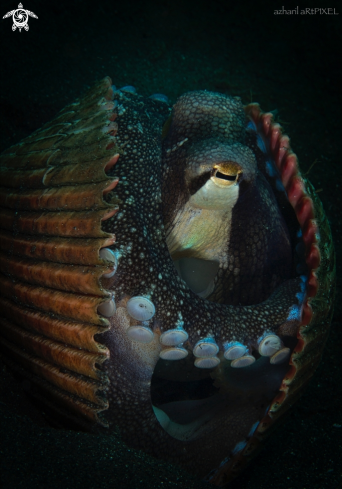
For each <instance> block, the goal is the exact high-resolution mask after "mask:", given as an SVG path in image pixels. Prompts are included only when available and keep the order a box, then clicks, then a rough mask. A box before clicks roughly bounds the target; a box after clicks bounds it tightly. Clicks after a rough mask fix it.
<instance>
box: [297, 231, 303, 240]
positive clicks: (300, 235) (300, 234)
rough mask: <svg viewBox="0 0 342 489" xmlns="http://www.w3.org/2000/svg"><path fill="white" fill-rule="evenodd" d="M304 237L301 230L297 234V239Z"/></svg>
mask: <svg viewBox="0 0 342 489" xmlns="http://www.w3.org/2000/svg"><path fill="white" fill-rule="evenodd" d="M302 236H303V234H302V230H301V229H299V231H298V232H297V238H301V237H302Z"/></svg>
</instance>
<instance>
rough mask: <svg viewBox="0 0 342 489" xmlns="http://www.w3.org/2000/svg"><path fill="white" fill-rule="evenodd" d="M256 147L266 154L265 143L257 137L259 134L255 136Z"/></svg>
mask: <svg viewBox="0 0 342 489" xmlns="http://www.w3.org/2000/svg"><path fill="white" fill-rule="evenodd" d="M257 145H258V147H259V148H260V149H261V151H262V152H263V153H265V154H267V150H266V146H265V143H264V141H263V140H262V138H261V136H259V134H257Z"/></svg>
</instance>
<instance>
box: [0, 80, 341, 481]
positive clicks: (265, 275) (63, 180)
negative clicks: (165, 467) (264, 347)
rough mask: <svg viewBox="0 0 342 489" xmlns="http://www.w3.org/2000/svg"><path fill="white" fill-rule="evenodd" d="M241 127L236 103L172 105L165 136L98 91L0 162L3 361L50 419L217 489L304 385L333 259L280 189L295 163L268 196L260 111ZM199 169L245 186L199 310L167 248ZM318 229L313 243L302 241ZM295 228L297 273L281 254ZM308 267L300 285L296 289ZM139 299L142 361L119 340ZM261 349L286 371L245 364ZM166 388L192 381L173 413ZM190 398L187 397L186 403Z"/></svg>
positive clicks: (327, 243)
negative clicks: (169, 427)
mask: <svg viewBox="0 0 342 489" xmlns="http://www.w3.org/2000/svg"><path fill="white" fill-rule="evenodd" d="M247 109H248V108H247ZM245 110H246V109H245ZM248 110H250V112H248ZM248 110H246V114H247V117H246V115H245V111H243V110H242V106H241V103H240V101H239V99H236V98H232V97H227V96H225V95H221V94H213V93H211V92H193V93H190V94H185V95H184V96H183V97H181V98H180V99H179V101H178V102H177V103H176V104H175V106H174V108H173V112H172V117H171V119H169V117H170V108H169V106H168V104H165V103H163V102H160V101H158V100H152V99H150V98H147V97H142V96H140V95H138V94H132V93H127V92H126V91H124V90H117V91H116V90H114V92H113V89H112V88H111V80H110V79H109V78H105V79H104V80H103V81H101V82H99V83H98V84H96V85H95V86H94V87H93V89H92V90H90V91H89V93H88V94H86V95H85V97H84V98H83V99H81V100H79V101H76V102H75V103H74V104H71V105H70V106H68V107H66V108H65V109H64V110H63V111H62V112H61V113H60V114H59V115H58V116H57V117H56V118H55V119H54V120H53V121H52V122H51V123H48V124H46V126H44V127H43V128H42V129H41V130H39V131H37V132H36V133H35V134H33V135H32V136H30V137H29V138H27V139H26V140H24V141H22V142H20V143H19V144H17V145H15V146H14V147H12V148H9V150H7V151H6V152H4V153H3V154H2V155H1V156H0V163H1V172H2V174H3V175H5V176H6V179H8V175H10V178H9V183H8V185H6V188H5V189H3V191H2V192H0V199H1V205H2V208H1V209H0V218H1V219H0V223H1V224H0V226H1V230H0V232H1V235H2V236H3V237H4V239H3V240H0V244H1V246H0V247H1V260H0V265H1V274H0V290H1V295H2V297H1V298H0V304H1V308H2V309H1V312H2V316H3V317H2V318H1V319H0V347H1V354H2V357H3V359H4V360H5V361H6V362H7V363H8V364H9V365H10V366H11V367H12V368H13V369H15V370H17V371H19V372H20V374H21V375H23V376H26V377H28V378H29V379H30V381H31V383H32V386H34V387H32V392H31V394H32V395H39V398H40V399H45V402H46V403H47V404H48V405H49V406H50V407H51V408H53V409H57V410H58V411H61V412H62V413H63V414H64V415H67V416H69V417H71V418H72V419H74V420H77V421H78V422H79V423H80V424H82V425H83V426H87V427H88V428H90V429H93V430H95V431H99V430H100V431H101V430H102V431H104V432H105V433H110V432H111V431H116V430H118V429H119V431H120V433H121V435H122V438H123V440H124V441H125V442H127V443H129V444H130V446H134V447H136V448H141V449H143V450H145V451H146V452H148V453H150V454H152V455H154V456H156V457H160V458H163V459H165V460H168V461H170V462H173V463H177V464H181V465H182V466H183V467H185V468H186V469H187V470H189V471H191V472H193V473H195V474H197V475H199V476H201V477H206V478H207V480H210V482H212V483H213V484H216V485H218V486H224V485H225V484H227V482H228V481H229V480H230V478H231V477H232V476H234V475H236V474H237V473H238V470H239V469H240V468H241V467H243V466H244V465H245V464H246V463H247V462H248V460H249V459H250V457H251V454H252V453H253V452H254V450H255V449H256V448H257V445H258V444H259V442H260V441H262V439H263V438H264V437H265V435H266V434H267V433H268V431H270V430H268V428H269V427H270V426H272V424H273V422H274V421H275V420H277V419H278V418H279V417H280V416H281V415H282V414H283V413H284V412H286V410H287V409H288V408H289V407H290V406H291V405H292V404H293V402H294V400H295V399H296V397H297V396H298V393H299V392H300V391H301V388H302V387H303V385H305V383H306V382H307V381H308V379H309V378H310V377H311V375H312V373H313V370H314V368H315V366H316V365H317V364H318V362H319V359H320V356H321V351H322V346H323V344H324V341H325V339H326V336H327V331H328V326H329V321H330V313H329V309H330V306H331V302H332V300H333V290H334V251H333V246H332V243H331V238H330V230H329V225H328V223H327V221H326V219H325V216H324V213H323V210H322V208H321V204H320V202H319V199H318V198H317V196H316V195H315V193H314V191H313V189H312V188H311V187H310V185H309V184H308V183H307V182H304V183H305V185H306V187H305V189H304V190H302V193H300V192H299V193H298V192H297V191H296V192H295V191H292V190H291V189H292V187H291V185H292V186H294V185H300V182H299V183H298V181H295V177H296V175H297V167H296V160H295V159H293V157H292V156H291V154H290V153H289V150H287V149H286V150H284V151H285V153H286V151H287V153H286V155H287V156H286V157H285V163H289V162H290V163H291V161H292V162H293V161H294V163H293V164H294V168H295V169H294V175H290V176H289V173H288V172H287V170H286V169H285V170H286V171H285V170H284V175H281V178H282V180H281V181H283V180H284V181H285V180H287V181H286V185H287V187H286V188H287V194H285V193H284V192H283V191H282V190H281V189H280V190H278V189H277V185H276V184H275V180H274V178H273V177H272V176H271V175H269V174H268V173H267V171H266V168H267V161H266V160H267V158H265V155H264V153H263V151H262V150H261V149H260V148H259V147H258V144H257V136H256V132H255V131H254V132H253V130H250V129H249V128H248V127H247V121H248V120H249V119H251V120H252V119H253V117H254V119H253V120H255V121H256V122H255V124H256V127H257V128H258V131H259V130H260V127H261V129H262V131H261V134H262V135H263V137H265V141H266V143H267V144H266V145H267V149H268V146H269V145H270V144H271V143H270V140H271V136H272V131H273V132H274V131H275V129H274V128H275V125H274V124H273V123H270V122H269V119H267V118H264V119H262V116H261V115H260V114H261V112H260V110H259V109H258V107H256V106H251V107H250V108H249V109H248ZM168 119H169V122H167V123H166V124H165V122H166V121H167V120H168ZM266 119H267V120H266ZM265 120H266V122H265ZM264 122H265V124H264ZM266 123H269V126H267V127H270V128H271V129H270V135H269V136H268V132H267V130H268V129H267V127H266ZM262 124H264V126H262ZM259 126H260V127H259ZM163 127H164V129H163ZM265 127H266V129H267V130H266V129H265ZM162 136H163V138H162ZM277 137H278V136H277ZM277 137H276V138H275V140H276V142H277V141H278V142H277V145H276V146H275V148H272V150H271V151H270V153H271V155H272V157H274V159H275V160H276V161H278V152H280V151H283V146H284V144H285V143H284V142H283V141H282V140H281V144H280V143H279V141H280V136H279V138H278V139H277ZM184 139H187V141H185V142H183V141H184ZM177 143H181V144H179V145H177ZM282 145H283V146H282ZM277 148H278V149H277ZM279 148H280V149H279ZM168 150H170V151H169V152H168ZM117 155H119V158H117ZM201 158H202V160H203V164H204V165H205V164H207V165H208V168H207V170H208V171H209V169H210V168H211V170H210V171H212V165H213V164H215V163H219V166H218V168H219V170H220V172H221V173H222V172H224V171H226V169H227V168H230V169H233V170H234V171H235V172H236V183H237V185H239V186H240V187H239V194H238V198H237V199H236V205H234V206H233V207H232V218H231V222H230V221H229V226H228V227H229V229H230V236H231V239H230V240H229V245H228V246H226V247H222V249H221V255H220V256H221V257H222V259H224V257H225V256H226V257H227V256H228V257H229V258H230V262H229V263H228V267H226V268H223V267H221V268H220V269H219V274H218V276H217V277H216V281H215V284H216V289H215V290H214V292H213V294H212V296H211V297H209V299H210V300H205V299H202V298H201V297H199V296H198V295H196V294H195V293H194V292H192V291H191V290H190V289H189V287H188V286H187V284H186V283H185V282H184V281H183V280H182V279H181V277H180V276H179V275H178V273H177V271H176V268H175V266H174V264H173V260H172V257H171V256H170V252H169V250H168V246H167V233H168V232H169V230H170V229H171V228H172V226H173V224H174V222H173V220H174V215H175V213H176V212H177V209H178V210H179V209H181V210H182V208H183V206H185V205H186V204H187V202H189V201H190V200H191V198H192V197H194V196H196V195H197V193H198V192H200V191H201V189H202V187H203V186H205V185H206V183H207V182H208V181H209V179H210V178H211V177H212V176H213V175H211V176H210V175H209V177H208V175H207V174H206V172H205V171H204V172H203V174H200V175H197V176H198V178H195V179H193V178H192V175H193V172H196V171H197V170H196V168H197V165H198V162H199V161H200V160H201ZM290 158H292V160H291V161H290ZM228 160H229V162H228V163H227V161H228ZM231 160H238V161H233V162H232V161H231ZM230 163H232V164H231V165H230ZM278 166H279V165H278ZM233 170H232V171H233ZM240 170H241V171H240ZM215 171H216V170H215ZM227 172H228V170H227ZM286 172H287V173H286ZM216 175H217V173H216ZM297 180H298V179H297ZM237 188H238V187H234V189H235V190H236V189H237ZM234 195H235V197H236V195H237V193H236V194H234ZM297 195H299V196H301V195H302V196H304V199H306V202H308V201H309V204H310V202H311V203H312V206H311V207H310V206H309V214H308V215H309V217H308V218H306V217H305V216H306V214H305V213H303V212H304V211H303V212H302V207H301V201H300V200H299V201H298V205H297V203H296V202H295V203H293V204H292V201H294V198H295V197H296V196H297ZM77 197H79V198H77ZM296 198H297V197H296ZM310 199H311V200H310ZM289 200H291V204H290V203H289ZM310 205H311V204H310ZM254 217H257V218H256V219H255V218H254ZM297 218H298V220H297ZM314 218H315V219H316V220H317V225H318V228H319V231H320V235H321V238H320V240H319V241H318V238H317V237H316V235H315V234H314V233H313V232H311V231H312V229H313V230H314V229H316V228H315V227H314V225H313V223H312V222H311V220H313V219H314ZM310 219H311V220H310ZM299 221H300V222H301V225H299ZM242 223H243V232H241V226H240V224H242ZM310 226H311V227H310ZM266 227H268V228H269V229H267V232H266V231H265V229H266ZM165 228H166V232H165ZM299 228H300V229H301V231H302V233H303V240H304V238H305V240H306V241H305V246H304V248H305V253H306V255H305V257H304V256H303V253H302V254H299V255H297V257H296V254H295V253H294V249H293V248H294V245H295V244H296V239H297V238H296V232H297V231H298V230H299ZM317 236H318V233H317ZM252 241H253V243H252ZM284 241H285V242H286V243H287V246H286V247H284V246H283V242H284ZM299 241H300V239H299ZM280 243H282V245H281V246H280ZM289 243H290V246H288V245H289ZM104 247H106V248H110V249H111V250H113V251H114V252H115V253H116V257H117V265H116V268H115V273H114V275H113V276H112V277H111V278H106V277H104V276H103V275H106V273H107V272H108V270H112V268H113V263H110V262H108V261H107V260H104V259H101V258H100V255H99V253H100V250H101V249H102V248H104ZM249 247H251V249H252V250H257V252H256V255H255V254H254V253H253V252H252V253H249ZM244 253H245V255H244ZM232 257H234V269H233V270H231V269H230V268H229V266H230V265H232ZM255 257H256V262H255ZM304 259H305V261H306V269H305V268H304V271H302V272H301V273H302V274H303V273H305V274H307V276H308V280H307V282H305V281H303V280H302V279H301V278H300V277H299V276H297V275H296V273H295V272H294V270H295V265H296V264H299V265H301V262H303V261H304ZM238 260H239V263H238V265H239V268H238V270H239V271H238V272H235V273H234V270H235V269H236V268H237V267H236V264H237V261H238ZM297 262H298V263H297ZM222 263H223V262H222ZM285 265H286V266H285ZM253 267H255V268H253ZM316 270H317V277H316V275H315V274H316ZM255 277H258V280H259V282H258V283H257V285H256V283H255ZM318 282H319V284H321V285H320V287H319V288H317V283H318ZM304 284H305V285H304ZM216 295H217V296H216ZM134 296H143V297H147V298H149V299H150V300H151V301H152V302H153V304H154V306H155V309H156V311H155V315H154V316H153V317H152V318H151V320H150V321H148V322H147V323H144V324H143V325H144V326H145V327H148V328H150V330H152V331H153V340H152V341H151V342H150V343H148V344H143V343H139V342H137V341H134V340H132V339H131V338H130V337H129V336H128V334H127V330H128V328H129V327H131V326H135V325H139V324H140V325H141V322H139V321H137V320H135V319H133V318H132V316H130V315H129V314H128V311H127V301H128V300H129V299H130V298H131V297H134ZM304 296H305V301H306V302H305V303H304V306H303V313H302V315H301V316H300V314H299V312H298V311H299V309H298V308H300V307H301V304H302V302H303V297H304ZM111 297H113V298H114V299H115V304H116V312H115V313H114V312H113V314H112V315H111V317H110V318H106V317H103V315H102V314H101V313H99V310H98V307H100V306H101V305H103V304H105V303H108V301H109V302H110V300H111ZM323 299H324V300H323ZM311 309H312V311H313V314H312V311H311ZM100 310H101V309H100ZM310 311H311V315H310ZM180 326H181V327H183V328H184V330H186V331H187V333H188V335H189V338H188V341H187V342H186V343H185V344H184V346H185V348H186V349H187V350H188V352H189V355H188V356H187V357H186V358H185V359H184V360H180V361H174V362H171V361H162V360H159V358H160V357H159V355H160V352H161V351H162V349H164V348H165V345H164V346H163V345H162V343H161V341H160V337H161V334H162V333H164V332H166V331H168V330H170V329H174V328H177V327H180ZM268 332H274V333H277V334H279V335H280V336H281V338H282V340H283V341H284V343H285V344H286V345H288V346H289V348H290V349H291V352H292V357H291V361H290V364H289V362H285V363H282V364H278V365H270V362H269V359H268V358H267V357H262V358H259V356H258V354H257V353H255V352H256V349H257V348H258V339H259V338H260V336H262V335H263V334H265V333H268ZM209 335H210V336H211V337H213V338H214V339H215V341H216V344H217V345H218V347H219V348H220V352H219V354H218V356H219V358H220V360H221V363H220V364H219V366H218V367H217V368H215V369H211V370H202V369H199V368H197V367H195V365H194V360H195V359H194V356H193V354H192V349H193V347H194V345H195V344H196V342H197V341H198V340H200V339H203V338H206V337H208V336H209ZM232 340H236V341H240V342H242V343H244V344H245V345H246V346H248V347H249V348H250V351H251V352H254V355H255V356H256V357H257V358H258V359H257V361H255V363H254V364H253V365H251V366H250V367H247V368H242V369H234V368H231V365H230V362H229V361H227V360H225V359H224V358H223V352H224V344H225V343H226V342H230V341H232ZM297 340H298V341H297ZM211 379H213V382H214V384H213V385H212V383H211ZM202 380H204V381H205V384H202V383H201V382H202ZM176 381H178V382H189V384H186V385H187V386H189V389H185V391H186V397H184V396H183V397H182V395H181V394H179V393H177V395H176V397H172V396H174V393H173V390H174V386H175V382H176ZM194 385H195V386H196V385H197V386H199V389H200V391H201V395H200V396H198V395H195V396H194V397H192V392H193V390H192V389H193V387H194ZM190 387H191V389H190ZM204 390H206V391H207V394H208V395H204V393H203V392H202V391H204ZM180 391H182V389H181V390H180ZM183 392H184V389H183ZM177 396H178V397H177ZM153 406H155V407H157V408H159V410H163V411H164V413H165V414H167V415H168V416H169V417H170V418H171V420H172V422H174V423H175V424H180V425H183V431H182V436H180V437H178V438H177V437H175V436H171V435H170V434H169V433H168V432H167V431H166V430H165V429H164V428H163V427H162V426H161V424H160V422H159V421H158V419H157V417H156V414H155V412H154V409H153ZM184 427H185V431H186V433H185V431H184ZM253 430H254V431H253Z"/></svg>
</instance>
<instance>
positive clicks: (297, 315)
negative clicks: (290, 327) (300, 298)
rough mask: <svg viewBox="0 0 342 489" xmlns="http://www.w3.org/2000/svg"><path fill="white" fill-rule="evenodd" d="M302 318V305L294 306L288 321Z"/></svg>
mask: <svg viewBox="0 0 342 489" xmlns="http://www.w3.org/2000/svg"><path fill="white" fill-rule="evenodd" d="M299 319H300V307H298V306H292V307H291V309H290V312H289V314H288V316H287V319H286V320H287V321H299Z"/></svg>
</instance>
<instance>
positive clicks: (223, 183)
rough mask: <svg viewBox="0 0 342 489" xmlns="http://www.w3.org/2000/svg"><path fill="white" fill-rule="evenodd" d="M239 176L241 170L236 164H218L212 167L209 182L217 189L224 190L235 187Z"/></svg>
mask: <svg viewBox="0 0 342 489" xmlns="http://www.w3.org/2000/svg"><path fill="white" fill-rule="evenodd" d="M241 175H242V169H241V167H240V165H238V164H237V163H234V162H228V163H220V164H218V165H215V166H214V168H213V173H212V176H211V180H212V182H213V183H215V185H217V186H218V187H221V188H225V187H231V186H232V185H236V184H237V182H238V181H239V179H240V177H241Z"/></svg>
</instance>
